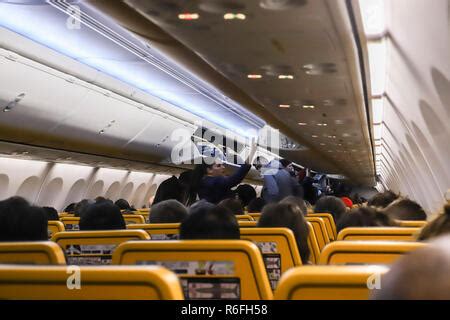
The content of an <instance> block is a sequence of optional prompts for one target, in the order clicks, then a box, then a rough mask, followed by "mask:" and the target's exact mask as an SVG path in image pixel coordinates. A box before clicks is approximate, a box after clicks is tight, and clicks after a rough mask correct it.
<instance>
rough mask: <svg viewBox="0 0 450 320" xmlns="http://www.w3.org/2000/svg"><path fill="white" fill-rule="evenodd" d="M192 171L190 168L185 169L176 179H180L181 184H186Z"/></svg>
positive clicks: (189, 180) (190, 177) (188, 182)
mask: <svg viewBox="0 0 450 320" xmlns="http://www.w3.org/2000/svg"><path fill="white" fill-rule="evenodd" d="M192 173H193V171H192V170H187V171H184V172H182V173H180V177H179V178H178V181H180V183H181V184H182V185H183V186H188V185H189V184H190V182H191V179H192Z"/></svg>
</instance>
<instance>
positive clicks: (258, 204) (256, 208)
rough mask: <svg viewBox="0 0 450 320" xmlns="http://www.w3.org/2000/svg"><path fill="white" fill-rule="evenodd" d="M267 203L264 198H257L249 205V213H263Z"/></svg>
mask: <svg viewBox="0 0 450 320" xmlns="http://www.w3.org/2000/svg"><path fill="white" fill-rule="evenodd" d="M265 205H266V202H265V201H264V199H263V198H255V199H253V200H252V201H250V203H249V204H248V206H247V211H248V213H261V211H262V209H263V208H264V206H265Z"/></svg>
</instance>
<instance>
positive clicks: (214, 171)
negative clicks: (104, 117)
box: [186, 157, 225, 205]
mask: <svg viewBox="0 0 450 320" xmlns="http://www.w3.org/2000/svg"><path fill="white" fill-rule="evenodd" d="M223 175H225V166H224V165H223V162H222V161H221V160H220V159H214V158H211V157H209V158H206V159H204V160H203V161H202V163H201V164H197V165H196V166H195V168H194V170H192V173H191V180H190V182H189V185H188V186H187V188H186V204H187V205H191V204H193V203H194V202H195V201H196V199H197V195H198V191H199V189H200V186H201V184H202V180H203V178H204V177H205V176H212V177H218V176H223Z"/></svg>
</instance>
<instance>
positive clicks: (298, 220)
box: [258, 203, 310, 264]
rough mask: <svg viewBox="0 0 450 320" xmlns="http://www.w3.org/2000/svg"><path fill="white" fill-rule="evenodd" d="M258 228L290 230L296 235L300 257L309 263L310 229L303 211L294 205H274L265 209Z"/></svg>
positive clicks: (269, 205)
mask: <svg viewBox="0 0 450 320" xmlns="http://www.w3.org/2000/svg"><path fill="white" fill-rule="evenodd" d="M258 227H261V228H265V227H269V228H270V227H272V228H277V227H278V228H288V229H290V230H292V232H293V233H294V236H295V239H296V242H297V247H298V249H299V253H300V257H301V258H302V262H303V263H304V264H306V263H308V261H309V255H310V251H309V246H308V235H309V229H308V225H307V224H306V221H305V218H304V217H303V212H302V211H301V209H300V208H299V207H298V206H297V205H295V204H292V203H279V204H276V203H272V204H268V205H267V206H265V207H264V209H263V211H262V214H261V217H260V218H259V221H258Z"/></svg>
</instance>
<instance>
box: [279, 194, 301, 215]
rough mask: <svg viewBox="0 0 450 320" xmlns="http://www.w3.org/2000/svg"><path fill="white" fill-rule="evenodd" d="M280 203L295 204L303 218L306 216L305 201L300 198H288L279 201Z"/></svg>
mask: <svg viewBox="0 0 450 320" xmlns="http://www.w3.org/2000/svg"><path fill="white" fill-rule="evenodd" d="M280 203H291V204H295V205H297V206H298V207H299V208H300V210H302V213H303V215H304V216H306V215H307V214H308V208H307V207H306V203H305V200H303V199H302V198H300V197H296V196H289V197H286V198H284V199H283V200H281V202H280Z"/></svg>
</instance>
